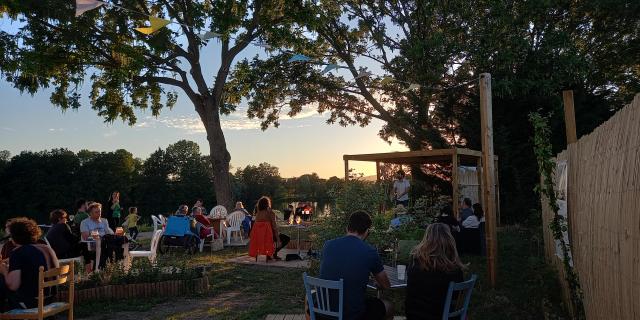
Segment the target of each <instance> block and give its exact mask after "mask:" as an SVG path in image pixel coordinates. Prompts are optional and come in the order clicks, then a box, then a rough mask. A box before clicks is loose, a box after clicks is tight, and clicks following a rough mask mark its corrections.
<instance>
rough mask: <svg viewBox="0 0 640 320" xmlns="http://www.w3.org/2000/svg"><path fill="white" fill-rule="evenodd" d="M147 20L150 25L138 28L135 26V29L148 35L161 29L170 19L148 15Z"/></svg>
mask: <svg viewBox="0 0 640 320" xmlns="http://www.w3.org/2000/svg"><path fill="white" fill-rule="evenodd" d="M149 22H150V23H151V26H150V27H140V28H135V30H136V31H138V32H141V33H144V34H146V35H149V34H152V33H154V32H156V31H158V30H160V29H162V28H163V27H164V26H166V25H168V24H169V23H171V21H169V20H166V19H162V18H158V17H153V16H152V17H149Z"/></svg>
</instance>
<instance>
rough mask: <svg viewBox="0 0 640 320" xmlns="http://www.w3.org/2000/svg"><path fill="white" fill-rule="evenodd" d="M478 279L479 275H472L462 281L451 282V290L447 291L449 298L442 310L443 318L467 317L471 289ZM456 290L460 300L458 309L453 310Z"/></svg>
mask: <svg viewBox="0 0 640 320" xmlns="http://www.w3.org/2000/svg"><path fill="white" fill-rule="evenodd" d="M477 279H478V276H477V275H475V274H474V275H472V276H471V279H469V280H467V281H465V282H460V283H454V282H451V283H449V291H448V292H447V300H445V302H444V311H443V312H442V320H449V319H450V318H454V317H455V318H456V319H467V310H468V309H469V302H470V301H471V291H473V286H474V285H475V283H476V280H477ZM454 292H455V293H456V294H457V297H458V299H457V300H458V301H457V303H456V310H455V311H451V301H452V300H453V295H454ZM461 297H462V299H460V298H461Z"/></svg>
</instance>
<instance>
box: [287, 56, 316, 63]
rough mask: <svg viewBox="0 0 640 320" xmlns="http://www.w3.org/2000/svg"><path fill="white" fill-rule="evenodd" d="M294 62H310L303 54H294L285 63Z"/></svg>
mask: <svg viewBox="0 0 640 320" xmlns="http://www.w3.org/2000/svg"><path fill="white" fill-rule="evenodd" d="M296 61H301V62H307V61H311V58H309V57H307V56H305V55H304V54H294V55H293V57H291V58H289V60H288V61H287V62H296Z"/></svg>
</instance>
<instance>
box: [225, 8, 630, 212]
mask: <svg viewBox="0 0 640 320" xmlns="http://www.w3.org/2000/svg"><path fill="white" fill-rule="evenodd" d="M301 6H303V7H304V9H303V11H304V12H306V13H307V15H308V17H309V18H308V21H310V22H309V24H308V28H309V29H310V30H312V31H314V32H312V33H309V35H310V39H312V40H313V41H314V42H315V44H316V45H315V46H313V47H310V48H309V49H308V50H307V51H305V52H303V53H305V54H307V55H309V56H311V57H313V58H314V59H315V60H324V61H326V62H335V63H338V64H340V65H342V66H344V67H345V69H343V71H341V72H336V73H335V74H333V75H332V74H322V72H321V70H322V69H319V68H317V67H316V66H315V65H313V64H310V63H306V64H297V65H294V66H290V67H289V68H298V69H299V70H303V71H304V72H293V73H287V74H284V73H282V70H288V69H283V61H279V60H277V59H270V60H266V61H265V60H257V59H254V60H252V61H251V60H246V61H243V62H242V63H241V64H240V66H239V68H237V69H236V70H242V72H235V73H234V74H233V75H232V77H233V80H232V84H234V86H235V87H237V88H238V91H239V92H242V93H243V95H245V96H247V95H248V96H249V97H251V100H250V101H249V105H250V109H249V111H250V116H255V117H258V118H260V119H262V120H263V127H267V126H268V125H270V124H277V121H278V117H277V115H278V114H280V113H283V112H282V111H281V110H286V112H288V113H289V114H295V113H297V112H299V111H300V109H301V105H305V104H311V103H317V105H318V110H319V111H328V112H329V113H330V118H329V122H330V123H333V122H337V123H339V124H341V125H353V124H358V125H362V126H365V125H368V124H369V122H370V121H371V119H379V120H382V121H383V122H384V125H383V127H382V129H381V131H380V137H381V138H383V139H385V140H387V141H388V140H389V139H391V138H397V139H398V140H400V141H401V142H402V143H404V144H406V145H407V147H408V148H409V149H410V150H420V149H424V148H447V147H451V146H468V147H471V148H474V149H479V148H480V140H479V136H480V122H479V108H478V101H479V97H478V91H477V87H476V86H474V84H476V83H477V78H478V76H479V74H480V73H482V72H490V73H492V75H493V78H494V82H493V90H494V91H493V97H494V101H493V102H494V103H493V107H494V130H495V135H494V137H495V138H494V139H495V150H496V153H497V154H498V155H499V156H500V159H501V162H500V173H501V176H502V177H501V179H500V180H501V184H502V188H501V191H502V193H503V196H502V197H501V199H502V201H503V204H504V205H505V206H504V207H503V208H505V209H506V210H505V211H506V212H509V213H510V214H513V216H517V215H521V214H527V210H522V208H523V207H527V208H532V207H535V206H536V204H537V203H538V201H537V200H536V198H535V196H534V194H533V191H532V189H533V186H534V185H535V184H536V183H537V180H538V179H537V173H536V170H535V161H534V157H533V154H532V146H531V143H530V135H531V130H528V129H529V125H528V121H527V114H528V113H529V112H531V111H532V110H537V109H539V108H541V109H543V110H545V111H547V112H549V111H555V117H554V127H555V129H556V130H555V132H556V133H557V134H556V135H555V138H556V146H557V147H564V146H563V144H562V140H561V139H562V134H563V132H564V130H562V129H563V128H562V111H561V109H560V108H561V106H562V105H561V99H560V97H561V90H563V89H574V90H575V91H576V99H577V101H576V102H577V105H578V107H577V120H578V126H579V132H580V133H585V132H589V131H591V130H592V129H593V128H594V127H595V126H597V125H598V124H599V123H601V122H602V121H604V120H605V119H607V118H608V117H609V116H610V115H611V113H612V112H613V111H615V110H616V109H617V108H619V107H621V106H622V105H623V102H624V101H630V99H631V97H632V96H633V94H634V93H635V92H638V91H639V90H640V81H639V80H640V68H639V67H638V59H637V57H638V53H639V52H640V48H639V39H640V34H639V33H638V30H640V22H639V21H640V20H638V19H637V17H638V16H640V3H639V2H638V1H631V0H619V1H603V0H583V1H562V0H558V1H528V2H522V1H516V0H476V1H462V0H452V1H415V0H383V1H379V0H327V1H318V2H312V1H307V2H303V3H302V4H301ZM365 67H366V68H368V70H371V71H373V74H374V75H373V76H363V77H359V75H361V71H362V69H361V68H365ZM303 68H306V69H303ZM249 70H251V71H253V72H249ZM255 70H264V71H265V72H255ZM278 72H281V73H282V74H280V75H276V74H277V73H278ZM383 75H389V76H391V78H393V79H394V81H390V82H389V81H385V80H384V78H383V77H382V76H383ZM290 83H296V84H297V85H296V86H291V85H290ZM412 83H415V84H417V85H419V86H420V87H419V88H417V89H415V90H407V89H408V88H409V87H410V84H412ZM414 171H415V170H414ZM419 173H420V171H417V172H413V176H414V177H416V176H417V175H418V174H419Z"/></svg>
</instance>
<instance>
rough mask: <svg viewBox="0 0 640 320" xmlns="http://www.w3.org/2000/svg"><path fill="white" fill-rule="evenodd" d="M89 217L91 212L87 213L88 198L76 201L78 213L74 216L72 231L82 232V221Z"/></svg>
mask: <svg viewBox="0 0 640 320" xmlns="http://www.w3.org/2000/svg"><path fill="white" fill-rule="evenodd" d="M88 217H89V214H88V213H87V200H84V199H80V200H78V201H76V214H75V216H73V221H72V222H73V223H72V226H71V228H72V231H73V232H74V233H77V234H80V224H81V223H82V220H84V219H86V218H88Z"/></svg>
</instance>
